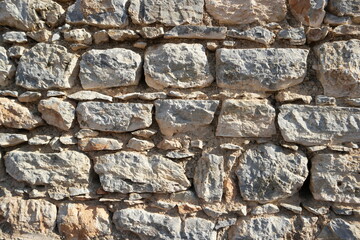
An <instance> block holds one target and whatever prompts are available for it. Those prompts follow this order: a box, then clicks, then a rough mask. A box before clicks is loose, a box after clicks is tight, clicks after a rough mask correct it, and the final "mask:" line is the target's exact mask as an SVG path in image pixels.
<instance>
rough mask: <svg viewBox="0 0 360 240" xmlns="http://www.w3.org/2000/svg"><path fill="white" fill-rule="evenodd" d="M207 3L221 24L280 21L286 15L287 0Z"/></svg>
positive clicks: (212, 0) (209, 1)
mask: <svg viewBox="0 0 360 240" xmlns="http://www.w3.org/2000/svg"><path fill="white" fill-rule="evenodd" d="M205 3H206V10H207V11H208V13H209V14H210V15H211V16H212V17H213V18H215V19H216V20H218V21H219V23H220V24H229V25H236V24H249V23H253V22H258V21H265V22H280V21H282V20H283V19H284V18H285V16H286V1H285V0H280V1H275V2H274V1H270V0H255V1H254V0H244V1H240V2H239V1H237V0H205Z"/></svg>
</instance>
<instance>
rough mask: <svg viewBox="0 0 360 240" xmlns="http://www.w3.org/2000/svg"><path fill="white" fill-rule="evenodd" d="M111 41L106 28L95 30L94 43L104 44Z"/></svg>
mask: <svg viewBox="0 0 360 240" xmlns="http://www.w3.org/2000/svg"><path fill="white" fill-rule="evenodd" d="M108 41H109V35H108V33H107V31H106V30H100V31H97V32H94V43H95V44H102V43H106V42H108Z"/></svg>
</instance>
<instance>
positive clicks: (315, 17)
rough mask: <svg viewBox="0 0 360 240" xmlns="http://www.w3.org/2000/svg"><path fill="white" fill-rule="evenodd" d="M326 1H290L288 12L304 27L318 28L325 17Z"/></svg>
mask: <svg viewBox="0 0 360 240" xmlns="http://www.w3.org/2000/svg"><path fill="white" fill-rule="evenodd" d="M327 3H328V1H327V0H290V1H289V6H290V11H291V13H292V14H293V15H294V17H295V18H296V19H297V20H298V21H300V22H301V23H303V24H304V25H306V26H311V27H320V26H321V24H322V22H323V19H324V17H325V14H326V11H325V10H324V8H325V7H326V5H327Z"/></svg>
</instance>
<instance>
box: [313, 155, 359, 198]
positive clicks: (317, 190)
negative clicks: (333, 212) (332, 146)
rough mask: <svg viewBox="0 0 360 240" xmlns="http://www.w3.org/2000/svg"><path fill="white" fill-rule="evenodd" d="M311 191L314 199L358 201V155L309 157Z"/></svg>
mask: <svg viewBox="0 0 360 240" xmlns="http://www.w3.org/2000/svg"><path fill="white" fill-rule="evenodd" d="M311 163H312V167H311V182H310V183H311V185H310V189H311V192H312V194H313V196H314V198H315V199H316V200H321V201H331V202H342V203H355V204H359V203H360V195H359V190H360V176H359V172H360V156H359V155H349V154H347V155H342V154H318V155H315V157H313V158H312V159H311Z"/></svg>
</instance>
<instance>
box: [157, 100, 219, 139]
mask: <svg viewBox="0 0 360 240" xmlns="http://www.w3.org/2000/svg"><path fill="white" fill-rule="evenodd" d="M218 105H219V101H214V100H156V101H155V107H156V113H155V119H156V121H157V123H158V124H159V127H160V131H161V133H162V134H164V135H166V136H172V135H173V134H175V133H178V132H187V131H192V130H194V129H196V128H198V127H201V126H206V125H209V124H210V123H211V122H212V121H213V119H214V114H215V111H216V109H217V107H218Z"/></svg>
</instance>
